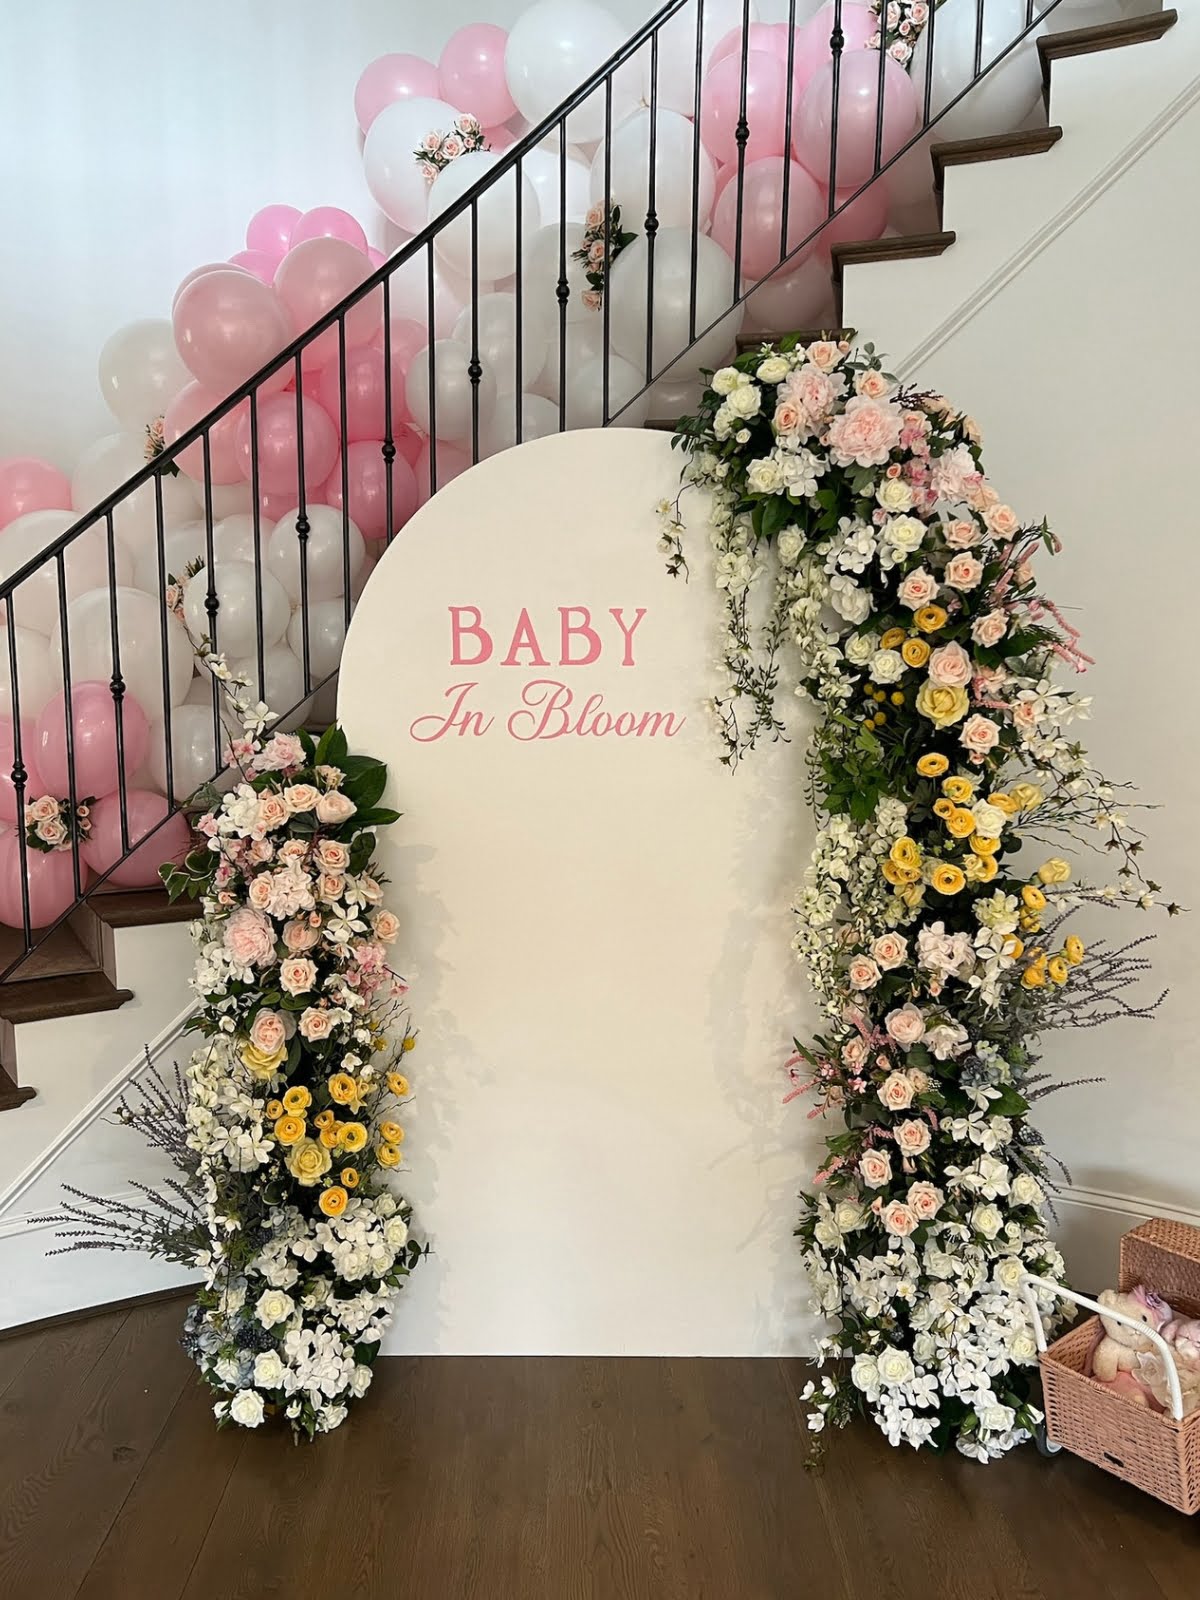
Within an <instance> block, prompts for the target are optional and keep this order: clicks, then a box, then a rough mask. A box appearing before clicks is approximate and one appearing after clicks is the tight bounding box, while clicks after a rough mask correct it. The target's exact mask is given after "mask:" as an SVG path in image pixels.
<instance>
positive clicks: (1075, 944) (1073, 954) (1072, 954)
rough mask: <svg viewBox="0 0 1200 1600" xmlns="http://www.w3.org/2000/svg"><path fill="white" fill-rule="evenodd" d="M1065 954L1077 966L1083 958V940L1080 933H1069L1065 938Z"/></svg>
mask: <svg viewBox="0 0 1200 1600" xmlns="http://www.w3.org/2000/svg"><path fill="white" fill-rule="evenodd" d="M1063 954H1064V955H1065V956H1066V958H1067V960H1068V961H1069V962H1070V963H1071V965H1072V966H1073V967H1077V966H1078V965H1079V963H1080V962H1081V961H1082V960H1083V954H1084V950H1083V940H1082V939H1081V938H1080V937H1079V936H1078V934H1074V933H1069V934H1068V935H1067V937H1066V938H1065V939H1064V940H1063Z"/></svg>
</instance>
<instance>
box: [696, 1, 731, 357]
mask: <svg viewBox="0 0 1200 1600" xmlns="http://www.w3.org/2000/svg"><path fill="white" fill-rule="evenodd" d="M703 98H704V0H696V86H695V100H694V105H693V116H692V261H691V283H690V296H691V298H690V300H689V302H688V306H689V309H688V343H689V344H694V343H695V342H696V284H697V280H698V278H699V271H700V244H699V240H700V142H701V141H700V111H701V102H702V100H703ZM734 289H735V291H736V289H737V285H736V284H735V285H734Z"/></svg>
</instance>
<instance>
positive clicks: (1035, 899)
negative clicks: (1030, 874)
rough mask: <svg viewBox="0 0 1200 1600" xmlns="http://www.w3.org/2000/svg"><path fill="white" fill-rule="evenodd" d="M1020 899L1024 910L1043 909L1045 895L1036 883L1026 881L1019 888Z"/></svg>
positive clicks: (1044, 907) (1044, 906)
mask: <svg viewBox="0 0 1200 1600" xmlns="http://www.w3.org/2000/svg"><path fill="white" fill-rule="evenodd" d="M1021 901H1022V904H1023V905H1024V907H1025V909H1026V911H1045V909H1046V896H1045V895H1044V894H1043V893H1042V891H1041V890H1040V889H1039V888H1038V886H1037V884H1036V883H1027V884H1026V885H1025V887H1024V888H1023V889H1022V890H1021Z"/></svg>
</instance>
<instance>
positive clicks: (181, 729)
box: [146, 679, 229, 800]
mask: <svg viewBox="0 0 1200 1600" xmlns="http://www.w3.org/2000/svg"><path fill="white" fill-rule="evenodd" d="M211 683H212V680H211V679H209V680H208V683H207V684H206V685H205V698H204V700H202V701H199V702H197V703H193V702H192V701H190V700H189V701H187V702H185V703H184V704H183V705H179V706H175V707H173V709H172V711H171V783H172V787H173V788H174V791H175V798H176V800H186V799H187V798H188V796H189V795H192V794H195V792H196V790H197V789H199V788H200V786H201V784H205V783H211V781H212V779H213V775H214V773H216V772H217V770H218V769H219V767H220V765H221V756H222V754H223V751H224V746H225V744H226V742H227V740H228V738H229V730H228V728H227V727H226V726H225V723H226V722H227V721H228V712H227V710H226V708H225V706H224V705H222V707H221V716H222V722H221V724H220V726H219V736H218V735H216V734H214V732H213V711H212V688H211ZM146 766H147V767H148V768H149V770H150V776H151V779H152V780H153V782H154V786H155V788H156V789H158V790H159V791H160V792H161V793H162V794H166V792H167V740H166V732H165V724H164V722H163V721H162V719H161V718H160V719H159V720H158V721H156V722H153V723H151V725H150V749H149V753H148V755H147V757H146Z"/></svg>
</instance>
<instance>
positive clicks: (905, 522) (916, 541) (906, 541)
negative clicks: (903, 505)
mask: <svg viewBox="0 0 1200 1600" xmlns="http://www.w3.org/2000/svg"><path fill="white" fill-rule="evenodd" d="M883 537H884V540H885V541H886V542H887V543H888V544H889V545H890V546H891V548H892V549H893V550H894V551H895V552H896V554H897V555H901V556H910V555H912V553H913V551H914V550H919V549H920V548H921V545H922V544H923V543H924V541H925V524H924V523H923V522H920V521H918V519H917V518H916V517H892V518H891V519H890V521H888V522H887V523H886V524H885V526H884V530H883Z"/></svg>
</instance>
